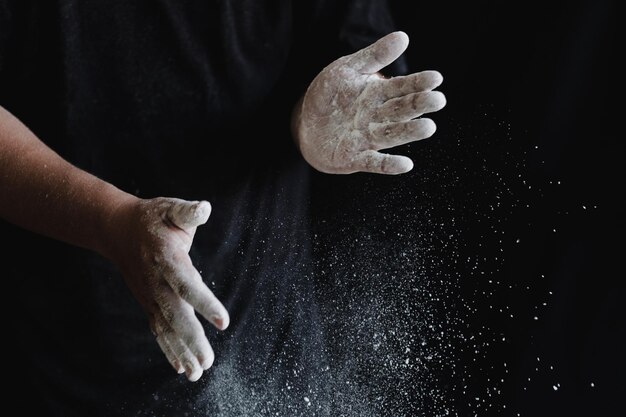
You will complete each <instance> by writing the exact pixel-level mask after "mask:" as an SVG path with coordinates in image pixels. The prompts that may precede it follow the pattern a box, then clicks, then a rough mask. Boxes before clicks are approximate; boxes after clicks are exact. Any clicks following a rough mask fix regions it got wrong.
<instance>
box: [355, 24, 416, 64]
mask: <svg viewBox="0 0 626 417" xmlns="http://www.w3.org/2000/svg"><path fill="white" fill-rule="evenodd" d="M407 46H409V37H408V36H407V34H406V33H404V32H393V33H390V34H389V35H387V36H385V37H383V38H381V39H379V40H377V41H376V42H374V43H373V44H371V45H370V46H368V47H366V48H363V49H361V50H359V51H357V52H355V53H353V54H352V55H348V57H347V65H348V66H350V67H351V68H353V69H354V70H356V71H358V72H360V73H362V74H374V73H376V72H378V71H380V70H381V69H383V68H385V67H386V66H387V65H389V64H391V63H392V62H393V61H395V60H396V59H398V57H399V56H400V55H402V52H404V51H405V50H406V48H407Z"/></svg>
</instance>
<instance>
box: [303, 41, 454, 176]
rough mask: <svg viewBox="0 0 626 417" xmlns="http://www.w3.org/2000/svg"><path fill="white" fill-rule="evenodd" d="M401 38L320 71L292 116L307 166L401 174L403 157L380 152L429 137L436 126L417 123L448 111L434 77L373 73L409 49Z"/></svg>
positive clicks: (406, 162)
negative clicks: (445, 109)
mask: <svg viewBox="0 0 626 417" xmlns="http://www.w3.org/2000/svg"><path fill="white" fill-rule="evenodd" d="M408 43H409V38H408V36H407V35H406V34H405V33H404V32H394V33H391V34H389V35H387V36H385V37H383V38H381V39H380V40H378V41H377V42H375V43H374V44H372V45H370V46H368V47H366V48H364V49H362V50H360V51H357V52H356V53H354V54H352V55H347V56H344V57H341V58H339V59H337V60H336V61H334V62H333V63H331V64H330V65H329V66H327V67H326V68H325V69H324V70H322V71H321V72H320V73H319V75H318V76H317V77H316V78H315V79H314V80H313V82H312V83H311V84H310V86H309V88H308V89H307V91H306V93H305V95H304V97H303V98H302V100H301V102H300V103H299V105H298V106H297V107H296V109H295V111H294V119H293V130H294V136H295V139H296V142H297V143H298V146H299V148H300V151H301V153H302V155H303V157H304V158H305V159H306V161H307V162H308V163H309V164H310V165H311V166H313V167H314V168H316V169H317V170H319V171H322V172H326V173H331V174H350V173H354V172H359V171H362V172H373V173H379V174H401V173H405V172H408V171H410V170H411V169H412V168H413V162H412V161H411V159H409V158H408V157H406V156H400V155H389V154H385V153H381V152H379V151H380V150H382V149H388V148H392V147H395V146H398V145H402V144H405V143H409V142H413V141H416V140H419V139H424V138H427V137H429V136H431V135H432V134H433V133H434V132H435V123H434V122H433V121H432V120H431V119H426V118H420V116H421V115H423V114H425V113H430V112H434V111H437V110H440V109H441V108H443V107H444V106H445V104H446V99H445V96H444V95H443V94H442V93H441V92H438V91H433V90H434V89H435V88H436V87H437V86H439V85H440V84H441V82H442V80H443V78H442V76H441V74H440V73H439V72H437V71H424V72H419V73H415V74H411V75H407V76H400V77H393V78H385V77H383V76H382V75H380V74H379V73H378V71H380V70H381V69H382V68H384V67H386V66H387V65H389V64H391V63H392V62H393V61H395V60H396V59H397V58H398V57H399V56H400V55H401V54H402V53H403V52H404V51H405V49H406V48H407V46H408Z"/></svg>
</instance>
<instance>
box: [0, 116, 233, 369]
mask: <svg viewBox="0 0 626 417" xmlns="http://www.w3.org/2000/svg"><path fill="white" fill-rule="evenodd" d="M210 212H211V205H210V204H209V203H208V202H206V201H184V200H179V199H175V198H163V197H161V198H154V199H150V200H143V199H139V198H137V197H135V196H132V195H130V194H128V193H125V192H123V191H121V190H119V189H118V188H116V187H114V186H113V185H111V184H109V183H107V182H105V181H102V180H100V179H98V178H96V177H95V176H93V175H91V174H89V173H87V172H85V171H82V170H80V169H78V168H76V167H74V166H73V165H71V164H70V163H68V162H67V161H65V160H63V158H61V157H60V156H59V155H58V154H56V153H55V152H54V151H52V150H51V149H50V148H49V147H47V146H46V145H45V144H44V143H43V142H41V141H40V140H39V139H38V138H37V137H36V136H35V135H34V134H33V133H32V132H31V131H30V130H29V129H28V128H27V127H26V126H24V125H23V124H22V123H21V122H20V121H19V120H17V119H16V118H15V117H14V116H13V115H11V114H10V113H9V112H7V111H6V110H5V109H3V108H2V107H0V218H4V219H6V220H8V221H10V222H12V223H15V224H17V225H19V226H21V227H24V228H27V229H30V230H32V231H34V232H37V233H41V234H45V235H47V236H50V237H52V238H55V239H59V240H63V241H65V242H68V243H70V244H73V245H77V246H82V247H84V248H88V249H91V250H94V251H96V252H98V253H100V254H102V255H103V256H105V257H107V258H109V259H110V260H111V261H112V262H113V263H114V264H115V265H116V266H117V267H118V268H119V270H120V271H121V273H122V276H123V277H124V279H125V281H126V284H127V285H128V287H129V288H130V290H131V291H132V293H133V295H134V296H135V298H136V299H137V301H138V302H139V303H140V304H141V305H142V307H143V308H144V310H145V312H146V314H147V316H148V321H149V323H150V328H151V330H152V332H153V334H154V335H155V337H156V340H157V342H158V344H159V346H160V348H161V350H162V351H163V353H164V354H165V356H166V358H167V360H168V361H169V363H170V364H171V365H172V367H173V368H174V369H175V370H176V371H177V372H178V373H182V372H185V373H186V374H187V378H189V380H192V381H195V380H197V379H198V378H200V376H201V375H202V371H203V370H206V369H208V368H209V367H210V366H211V364H212V363H213V359H214V353H213V350H212V348H211V346H210V344H209V342H208V340H207V338H206V336H205V334H204V329H203V327H202V324H201V323H200V321H199V320H198V318H197V317H196V315H195V311H197V312H198V313H200V314H201V315H202V316H204V318H206V319H207V320H208V321H210V322H211V323H212V324H213V325H214V326H215V327H217V328H218V329H222V330H223V329H225V328H226V327H228V323H229V316H228V312H227V311H226V309H225V308H224V306H223V305H222V303H220V301H219V300H218V299H217V298H216V297H215V295H213V293H212V292H211V290H209V288H207V286H206V285H205V284H204V282H203V281H202V277H201V276H200V274H199V273H198V271H197V270H196V268H195V267H194V266H193V265H192V263H191V259H190V258H189V254H188V253H189V250H190V249H191V244H192V242H193V237H194V234H195V232H196V228H197V227H198V226H200V225H202V224H204V223H205V222H206V221H207V220H208V218H209V214H210ZM194 310H195V311H194Z"/></svg>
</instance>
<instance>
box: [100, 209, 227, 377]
mask: <svg viewBox="0 0 626 417" xmlns="http://www.w3.org/2000/svg"><path fill="white" fill-rule="evenodd" d="M210 213H211V205H210V204H209V203H208V202H206V201H201V202H197V201H196V202H189V201H184V200H178V199H173V198H156V199H152V200H137V199H134V200H132V201H131V202H130V203H127V204H125V205H123V206H122V207H121V208H119V209H117V211H116V214H115V215H114V216H113V219H114V220H113V221H112V222H111V227H112V230H113V231H114V233H113V235H114V236H113V239H114V243H113V244H111V245H110V246H113V247H114V248H115V249H113V250H112V253H111V256H110V257H111V258H112V260H113V261H114V263H116V264H117V266H118V267H119V268H120V270H121V272H122V275H123V276H124V279H125V280H126V283H127V285H128V286H129V287H130V289H131V291H132V292H133V294H134V296H135V298H136V299H137V300H138V301H139V303H140V304H141V305H142V306H143V308H144V310H145V311H146V313H147V315H148V319H149V322H150V328H151V329H152V332H153V334H154V335H155V336H156V340H157V342H158V343H159V346H160V347H161V350H162V351H163V353H164V354H165V356H166V357H167V360H168V361H169V363H170V364H171V365H172V366H173V367H174V369H175V370H176V371H177V372H178V373H179V374H180V373H183V372H185V373H186V375H187V378H188V379H189V380H190V381H196V380H198V379H199V378H200V376H201V375H202V371H203V370H206V369H208V368H209V367H210V366H211V364H212V363H213V359H214V353H213V349H212V348H211V345H210V344H209V342H208V340H207V338H206V336H205V334H204V330H203V328H202V325H201V324H200V321H199V320H198V318H197V317H196V315H195V314H194V309H195V310H196V311H198V312H199V313H200V314H201V315H202V316H204V317H205V318H206V319H207V320H209V321H210V322H211V323H212V324H213V325H214V326H215V327H217V328H218V329H220V330H224V329H225V328H226V327H228V323H229V316H228V312H227V311H226V309H225V308H224V306H223V305H222V303H220V301H219V300H218V299H217V298H216V297H215V295H213V293H212V292H211V290H209V289H208V288H207V286H206V285H205V284H204V282H203V281H202V277H201V276H200V274H199V273H198V271H197V270H196V269H195V268H194V266H193V265H192V263H191V259H190V258H189V255H188V253H189V249H190V248H191V244H192V241H193V237H194V234H195V232H196V228H197V227H198V226H200V225H202V224H204V223H206V221H207V220H208V218H209V214H210Z"/></svg>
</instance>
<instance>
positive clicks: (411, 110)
mask: <svg viewBox="0 0 626 417" xmlns="http://www.w3.org/2000/svg"><path fill="white" fill-rule="evenodd" d="M445 105H446V96H444V95H443V93H441V92H439V91H425V92H421V93H413V94H409V95H407V96H403V97H396V98H392V99H391V100H389V101H386V102H385V103H383V104H382V105H381V106H380V107H378V109H376V110H375V111H374V115H373V118H374V120H375V121H381V122H404V121H408V120H411V119H414V118H416V117H420V116H421V115H422V114H424V113H432V112H435V111H437V110H441V109H442V108H443V107H444V106H445Z"/></svg>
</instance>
